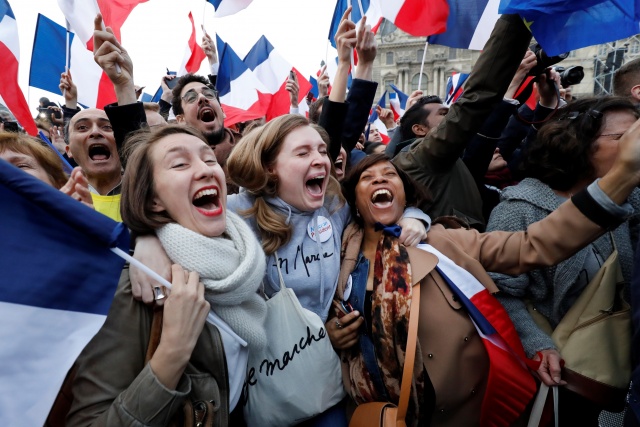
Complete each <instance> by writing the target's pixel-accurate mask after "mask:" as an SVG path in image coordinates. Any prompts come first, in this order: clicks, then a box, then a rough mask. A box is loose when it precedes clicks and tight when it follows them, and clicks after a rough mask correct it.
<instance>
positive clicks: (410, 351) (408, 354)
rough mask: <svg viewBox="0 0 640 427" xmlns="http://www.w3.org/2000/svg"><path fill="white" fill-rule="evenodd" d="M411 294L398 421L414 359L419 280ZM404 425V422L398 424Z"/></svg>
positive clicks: (401, 419)
mask: <svg viewBox="0 0 640 427" xmlns="http://www.w3.org/2000/svg"><path fill="white" fill-rule="evenodd" d="M412 291H413V295H412V296H411V315H410V316H409V330H408V332H407V335H408V338H407V349H406V351H405V358H404V369H403V370H402V385H401V387H400V401H399V402H398V416H397V418H396V421H397V422H398V423H400V422H402V423H404V422H405V419H406V416H407V407H408V406H409V395H410V394H411V383H412V379H413V365H414V362H415V359H416V341H417V339H418V317H419V314H420V282H418V283H416V284H415V285H413V289H412ZM398 425H405V424H398Z"/></svg>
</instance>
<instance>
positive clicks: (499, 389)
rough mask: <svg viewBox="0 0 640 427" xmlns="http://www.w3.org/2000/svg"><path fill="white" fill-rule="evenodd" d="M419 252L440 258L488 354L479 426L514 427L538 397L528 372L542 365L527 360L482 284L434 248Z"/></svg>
mask: <svg viewBox="0 0 640 427" xmlns="http://www.w3.org/2000/svg"><path fill="white" fill-rule="evenodd" d="M418 248H420V249H422V250H425V251H427V252H430V253H432V254H434V255H435V256H437V257H438V265H437V267H436V270H437V271H438V272H439V273H440V275H441V276H442V278H443V279H445V281H446V282H447V284H448V285H449V287H450V288H451V290H452V291H453V293H454V294H455V295H456V296H457V297H458V299H459V301H460V302H461V304H462V305H463V306H464V308H465V309H466V310H467V312H468V313H469V317H471V320H472V321H473V323H474V325H475V327H476V330H477V331H478V334H479V335H480V337H481V338H482V340H483V342H484V345H485V349H486V350H487V354H488V356H489V375H488V379H487V388H486V391H485V396H484V401H483V402H482V410H481V415H480V425H482V426H492V427H508V426H510V425H512V424H513V422H514V421H515V420H516V419H517V418H518V417H519V416H520V415H521V414H522V413H523V412H524V410H525V408H526V406H527V405H528V404H529V402H530V401H531V399H532V398H533V396H534V394H535V393H536V381H535V379H534V378H533V375H532V374H531V373H530V372H529V368H531V369H533V370H534V371H535V370H537V368H538V366H537V365H539V362H533V361H531V360H530V359H528V358H527V357H526V355H525V353H524V349H523V347H522V344H521V342H520V338H519V337H518V334H517V333H516V329H515V327H514V326H513V323H512V322H511V319H510V318H509V315H508V314H507V312H506V311H505V309H504V308H503V307H502V305H501V304H500V303H499V302H498V300H497V299H496V298H495V297H494V296H493V295H491V294H490V293H489V291H488V290H487V289H486V288H485V287H484V286H483V285H482V283H480V282H479V281H478V280H477V279H476V278H475V277H473V275H471V273H469V272H468V271H466V270H465V269H463V268H460V267H459V266H457V265H456V264H455V263H454V262H453V261H452V260H451V259H449V258H447V257H446V256H445V255H444V254H442V253H441V252H440V251H438V250H437V249H436V248H434V247H433V246H431V245H428V244H420V245H418Z"/></svg>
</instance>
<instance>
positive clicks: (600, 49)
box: [598, 44, 609, 56]
mask: <svg viewBox="0 0 640 427" xmlns="http://www.w3.org/2000/svg"><path fill="white" fill-rule="evenodd" d="M608 50H609V49H608V46H607V45H606V44H601V45H600V46H598V56H605V55H606V54H607V51H608Z"/></svg>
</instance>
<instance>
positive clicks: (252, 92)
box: [216, 35, 271, 127]
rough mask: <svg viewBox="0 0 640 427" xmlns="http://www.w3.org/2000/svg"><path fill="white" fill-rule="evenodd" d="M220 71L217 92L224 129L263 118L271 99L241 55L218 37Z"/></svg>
mask: <svg viewBox="0 0 640 427" xmlns="http://www.w3.org/2000/svg"><path fill="white" fill-rule="evenodd" d="M216 45H217V47H218V54H219V56H220V68H219V74H218V78H217V81H216V88H217V89H218V94H219V96H220V104H221V105H222V108H223V110H224V114H225V116H226V117H225V119H224V125H225V126H226V127H229V126H231V125H234V124H236V123H239V122H245V121H247V120H253V119H259V118H261V117H264V116H265V115H266V113H267V109H268V108H269V104H270V102H271V99H270V98H271V96H270V95H269V93H268V91H267V89H266V88H265V87H264V85H263V84H262V83H260V81H259V80H258V79H257V78H256V76H255V75H254V74H253V72H252V71H251V70H250V69H249V67H247V65H246V64H245V63H244V62H242V59H240V57H239V56H238V54H237V53H236V52H235V51H234V50H233V49H232V48H231V46H229V44H228V43H225V42H224V41H223V40H222V39H221V38H220V36H218V35H216Z"/></svg>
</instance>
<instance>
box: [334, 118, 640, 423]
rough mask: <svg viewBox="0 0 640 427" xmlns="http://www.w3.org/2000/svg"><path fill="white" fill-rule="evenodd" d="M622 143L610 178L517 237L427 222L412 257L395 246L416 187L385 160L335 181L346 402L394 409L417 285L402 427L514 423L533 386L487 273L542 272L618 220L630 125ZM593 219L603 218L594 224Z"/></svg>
mask: <svg viewBox="0 0 640 427" xmlns="http://www.w3.org/2000/svg"><path fill="white" fill-rule="evenodd" d="M623 140H624V143H623V142H621V145H622V144H624V146H625V148H624V153H623V155H621V156H620V158H619V159H618V160H617V161H616V163H615V165H614V166H613V167H612V168H611V172H610V173H609V174H607V175H606V176H605V177H604V178H602V179H601V180H600V181H599V182H597V183H594V184H592V185H590V186H589V188H588V189H584V190H582V191H581V192H580V193H578V194H576V195H574V196H573V198H572V200H571V201H567V202H566V203H564V204H563V205H562V206H561V207H560V208H559V209H558V210H557V211H556V212H554V213H552V214H551V215H549V216H548V217H546V218H544V219H543V220H542V221H540V222H538V223H535V224H531V225H530V226H529V227H528V228H527V229H526V231H520V232H514V233H505V232H492V233H479V232H477V231H476V230H467V229H445V228H444V227H443V226H442V225H441V224H435V225H433V226H432V227H431V230H430V231H429V234H428V235H427V238H426V240H425V244H424V245H420V246H419V247H418V248H419V249H415V248H409V247H404V246H403V245H401V244H400V243H399V240H398V239H397V237H395V236H396V235H397V234H398V231H399V230H398V228H399V227H398V226H397V225H396V224H397V221H398V219H399V218H400V216H401V214H402V211H403V209H404V207H405V205H406V206H410V205H412V204H415V203H417V202H418V201H419V199H418V197H416V192H415V186H414V184H413V183H412V182H411V180H410V179H409V178H408V177H407V176H406V175H405V174H404V173H403V172H401V171H400V170H398V169H397V168H396V166H395V165H394V164H393V163H391V162H390V161H389V158H388V157H387V156H386V155H384V154H375V155H371V156H368V157H366V158H365V159H363V160H362V161H361V162H360V163H359V164H358V165H356V166H355V167H354V168H353V169H352V171H351V172H350V173H349V175H348V176H347V178H346V179H345V181H344V184H343V186H344V194H345V198H346V199H347V201H348V202H349V203H350V206H351V211H352V217H353V219H354V221H353V222H352V223H351V224H350V225H349V227H347V229H346V230H345V233H344V235H343V240H342V250H341V259H342V265H341V271H340V276H339V279H338V290H337V292H336V298H337V299H338V300H339V301H341V304H339V305H340V306H341V307H347V308H348V309H345V310H344V311H348V310H353V311H355V312H359V313H361V314H362V315H363V316H364V318H365V322H364V324H363V325H362V326H360V325H357V327H351V325H349V324H347V325H344V328H342V329H341V331H342V333H341V336H340V337H337V338H339V339H340V342H341V343H342V344H341V345H339V346H336V347H339V348H340V349H341V350H342V361H343V368H344V369H343V377H344V378H345V387H346V388H347V390H348V392H349V393H350V395H351V397H352V398H353V399H354V400H355V401H356V403H358V404H360V403H365V402H371V401H389V402H392V403H396V404H397V403H398V400H399V392H400V387H401V384H400V381H399V379H400V378H402V370H403V365H404V360H405V357H406V354H405V348H406V345H407V338H408V337H407V334H408V327H407V325H408V321H409V318H410V316H411V315H412V314H411V311H412V310H411V308H412V306H413V304H414V302H413V301H412V300H411V299H412V295H413V286H415V285H418V286H420V300H419V301H418V303H419V304H420V311H419V321H418V322H419V323H418V325H419V326H418V336H417V341H418V348H417V350H416V357H415V365H414V370H413V372H414V375H413V380H412V382H413V384H412V387H411V396H410V400H409V408H408V412H407V424H408V425H431V426H478V425H504V426H506V425H513V423H514V422H515V421H516V420H518V418H519V417H520V416H521V415H522V414H523V413H524V412H525V408H526V406H527V405H528V403H529V402H530V400H531V398H532V396H533V394H534V393H535V390H536V386H535V381H534V378H533V375H532V374H531V373H530V372H529V371H528V370H527V369H526V368H525V367H524V366H525V365H524V363H523V362H524V361H526V357H525V355H524V350H523V348H522V345H521V344H520V341H519V340H518V337H517V334H516V331H515V329H514V326H513V324H512V323H511V322H510V320H509V317H508V315H507V313H506V312H505V311H504V309H503V308H502V307H501V306H500V304H499V302H498V301H497V300H496V299H495V298H494V297H493V296H492V295H491V294H495V293H497V292H498V289H497V287H496V285H495V284H494V283H493V281H492V280H491V279H490V278H489V276H488V275H487V271H500V272H502V273H506V274H520V273H523V272H526V271H529V270H531V269H534V268H536V267H540V266H543V265H552V264H554V263H557V262H559V261H561V260H562V259H565V258H566V257H568V256H570V255H571V254H572V253H574V252H575V251H577V250H578V249H580V248H581V247H582V246H584V245H586V244H587V243H588V242H590V241H591V240H593V239H594V238H597V237H598V236H600V235H602V233H604V231H605V229H606V228H608V227H611V226H615V225H616V224H618V223H619V222H621V221H622V220H623V219H624V215H625V214H626V213H627V212H628V209H627V208H626V207H621V206H618V204H622V203H623V202H624V201H625V199H626V197H627V195H628V194H629V193H630V192H631V191H632V189H633V188H634V187H635V185H637V184H638V182H640V172H638V167H639V166H640V122H638V123H636V125H635V130H634V131H633V134H629V135H626V136H625V137H624V138H623ZM601 201H602V203H601ZM597 212H601V213H602V212H607V214H605V215H604V217H599V218H600V219H598V215H597V214H596V213H597ZM605 217H606V218H608V219H607V220H604V218H605ZM614 218H615V219H614ZM602 220H604V221H602ZM609 221H611V222H609ZM435 222H436V223H437V222H438V221H437V220H436V221H435ZM420 249H422V250H423V251H424V252H423V251H421V250H420ZM341 311H342V310H340V309H338V308H336V309H335V315H336V316H340V312H341ZM343 319H344V317H343ZM488 335H491V337H488ZM335 338H336V337H332V339H335ZM494 344H497V345H498V346H499V347H500V349H501V350H497V349H496V347H495V346H494Z"/></svg>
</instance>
